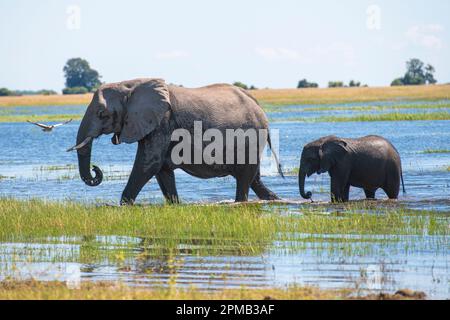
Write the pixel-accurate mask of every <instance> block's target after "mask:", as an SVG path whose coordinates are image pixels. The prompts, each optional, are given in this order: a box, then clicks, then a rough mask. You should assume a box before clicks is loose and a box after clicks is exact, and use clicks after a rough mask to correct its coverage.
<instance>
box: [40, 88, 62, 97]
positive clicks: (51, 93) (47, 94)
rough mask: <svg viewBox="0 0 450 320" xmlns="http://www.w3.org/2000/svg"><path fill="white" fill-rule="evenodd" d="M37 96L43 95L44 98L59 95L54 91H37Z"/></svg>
mask: <svg viewBox="0 0 450 320" xmlns="http://www.w3.org/2000/svg"><path fill="white" fill-rule="evenodd" d="M36 94H42V95H44V96H52V95H55V94H57V92H56V91H54V90H47V89H42V90H39V91H37V92H36Z"/></svg>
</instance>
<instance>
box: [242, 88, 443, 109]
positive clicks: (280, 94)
mask: <svg viewBox="0 0 450 320" xmlns="http://www.w3.org/2000/svg"><path fill="white" fill-rule="evenodd" d="M251 94H252V95H253V96H254V97H255V98H256V99H258V101H259V102H260V103H261V104H263V105H264V106H283V105H297V104H334V103H350V102H370V101H390V100H411V101H412V100H430V101H432V100H445V99H450V85H437V86H404V87H374V88H363V87H361V88H325V89H261V90H253V91H251Z"/></svg>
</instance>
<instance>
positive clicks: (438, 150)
mask: <svg viewBox="0 0 450 320" xmlns="http://www.w3.org/2000/svg"><path fill="white" fill-rule="evenodd" d="M422 153H424V154H434V153H438V154H441V153H450V150H448V149H426V150H424V151H422Z"/></svg>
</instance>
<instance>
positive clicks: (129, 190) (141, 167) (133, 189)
mask: <svg viewBox="0 0 450 320" xmlns="http://www.w3.org/2000/svg"><path fill="white" fill-rule="evenodd" d="M151 140H153V139H147V138H146V139H143V140H141V141H139V144H138V149H137V153H136V159H135V160H134V165H133V170H132V171H131V174H130V177H129V178H128V183H127V185H126V187H125V189H124V190H123V193H122V198H121V200H120V203H121V204H125V205H126V204H133V203H134V201H135V200H136V197H137V196H138V194H139V192H140V191H141V190H142V188H143V187H144V185H145V184H146V183H147V182H148V181H149V180H150V179H151V178H152V177H153V176H154V175H155V174H157V173H158V172H159V171H160V170H161V167H162V163H163V161H162V159H163V156H162V153H161V150H158V149H157V148H160V147H159V146H160V145H158V144H157V143H154V142H153V145H152V141H151Z"/></svg>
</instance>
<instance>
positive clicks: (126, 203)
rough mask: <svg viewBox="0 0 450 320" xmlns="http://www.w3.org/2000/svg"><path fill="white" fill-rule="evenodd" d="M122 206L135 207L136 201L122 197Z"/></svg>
mask: <svg viewBox="0 0 450 320" xmlns="http://www.w3.org/2000/svg"><path fill="white" fill-rule="evenodd" d="M120 205H121V206H132V205H134V199H127V198H125V197H122V199H120Z"/></svg>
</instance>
